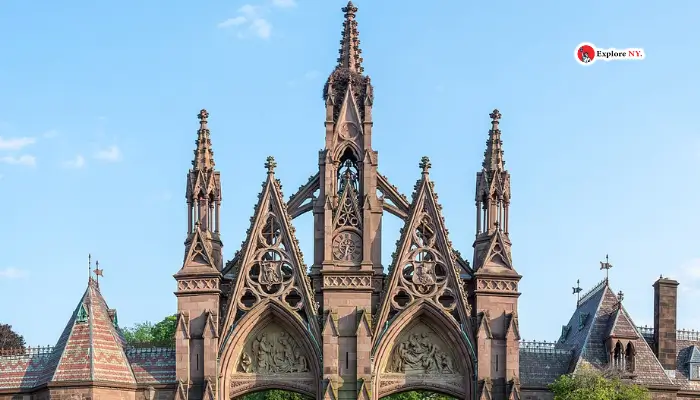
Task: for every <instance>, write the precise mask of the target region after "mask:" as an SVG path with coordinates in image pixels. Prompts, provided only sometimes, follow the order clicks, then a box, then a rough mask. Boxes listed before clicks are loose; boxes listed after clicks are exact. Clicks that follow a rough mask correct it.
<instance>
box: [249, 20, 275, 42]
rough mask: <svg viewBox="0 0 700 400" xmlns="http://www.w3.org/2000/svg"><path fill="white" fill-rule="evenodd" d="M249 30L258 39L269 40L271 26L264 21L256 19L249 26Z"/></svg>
mask: <svg viewBox="0 0 700 400" xmlns="http://www.w3.org/2000/svg"><path fill="white" fill-rule="evenodd" d="M250 30H251V31H253V33H255V35H256V36H257V37H259V38H260V39H269V38H270V35H271V34H272V25H271V24H270V23H269V22H267V20H266V19H263V18H258V19H256V20H254V21H253V22H252V23H251V24H250Z"/></svg>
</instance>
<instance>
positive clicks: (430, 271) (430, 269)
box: [412, 261, 437, 286]
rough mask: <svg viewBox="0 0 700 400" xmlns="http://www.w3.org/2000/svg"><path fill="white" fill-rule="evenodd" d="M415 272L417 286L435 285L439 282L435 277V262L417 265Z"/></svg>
mask: <svg viewBox="0 0 700 400" xmlns="http://www.w3.org/2000/svg"><path fill="white" fill-rule="evenodd" d="M415 266H416V269H415V271H414V272H413V276H412V278H413V283H415V284H416V285H425V286H428V285H434V284H435V282H436V281H437V277H436V276H435V261H423V262H419V263H416V264H415Z"/></svg>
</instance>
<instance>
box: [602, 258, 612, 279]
mask: <svg viewBox="0 0 700 400" xmlns="http://www.w3.org/2000/svg"><path fill="white" fill-rule="evenodd" d="M612 267H613V266H612V264H610V259H609V258H608V255H607V254H606V255H605V262H603V261H601V262H600V269H601V270H603V269H604V270H605V282H607V281H608V276H609V275H608V274H609V273H610V268H612Z"/></svg>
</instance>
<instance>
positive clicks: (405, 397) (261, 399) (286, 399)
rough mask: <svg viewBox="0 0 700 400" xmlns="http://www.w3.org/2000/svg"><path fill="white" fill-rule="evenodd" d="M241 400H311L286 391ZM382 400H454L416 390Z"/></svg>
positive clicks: (263, 392) (434, 393) (272, 391)
mask: <svg viewBox="0 0 700 400" xmlns="http://www.w3.org/2000/svg"><path fill="white" fill-rule="evenodd" d="M239 400H311V399H310V398H309V397H307V396H304V395H301V394H299V393H294V392H288V391H286V390H265V391H262V392H255V393H251V394H247V395H245V396H243V397H241V398H240V399H239ZM382 400H453V398H452V397H450V396H446V395H444V394H440V393H436V392H429V391H423V390H416V391H411V392H403V393H396V394H392V395H391V396H386V397H383V398H382Z"/></svg>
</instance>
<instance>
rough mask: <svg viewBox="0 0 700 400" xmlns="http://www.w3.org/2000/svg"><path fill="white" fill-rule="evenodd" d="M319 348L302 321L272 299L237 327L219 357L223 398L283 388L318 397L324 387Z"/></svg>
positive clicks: (251, 313)
mask: <svg viewBox="0 0 700 400" xmlns="http://www.w3.org/2000/svg"><path fill="white" fill-rule="evenodd" d="M319 352H320V350H319V349H318V346H317V344H316V343H315V342H314V339H313V338H312V335H311V334H310V333H309V332H308V330H307V329H305V328H304V326H303V322H302V321H300V319H299V318H298V317H297V316H296V315H293V314H292V313H291V312H289V311H287V310H285V309H284V308H283V306H281V305H279V304H277V303H275V302H272V301H269V302H266V303H262V304H260V305H258V306H257V307H255V309H254V310H251V312H249V313H248V314H247V315H246V316H245V317H244V318H243V319H242V320H241V323H240V324H239V325H238V326H237V327H236V329H235V330H234V332H233V335H231V336H230V339H229V343H227V344H226V345H225V348H224V352H223V353H222V356H221V364H220V365H221V376H222V379H221V380H220V389H221V390H222V392H221V393H222V394H223V396H222V397H221V398H222V399H230V398H236V397H239V396H242V395H245V394H247V393H251V392H256V391H261V390H267V389H280V390H289V391H293V392H297V393H302V394H305V395H308V396H311V397H315V396H316V394H317V393H318V391H319V386H320V380H319V378H318V377H319V376H320V369H321V366H320V359H321V357H320V353H319Z"/></svg>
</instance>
